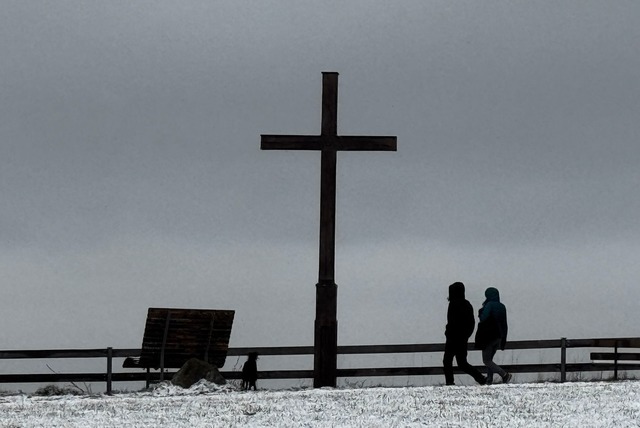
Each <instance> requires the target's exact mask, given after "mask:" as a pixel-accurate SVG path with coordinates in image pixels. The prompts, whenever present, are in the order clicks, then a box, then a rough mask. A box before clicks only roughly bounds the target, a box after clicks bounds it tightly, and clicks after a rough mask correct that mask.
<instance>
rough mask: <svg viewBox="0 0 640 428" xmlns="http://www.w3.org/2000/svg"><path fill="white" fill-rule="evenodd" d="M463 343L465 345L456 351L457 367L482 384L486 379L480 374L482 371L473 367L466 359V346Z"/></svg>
mask: <svg viewBox="0 0 640 428" xmlns="http://www.w3.org/2000/svg"><path fill="white" fill-rule="evenodd" d="M464 345H465V346H464V347H461V348H459V349H458V352H457V353H456V363H457V364H458V367H460V369H461V370H462V371H463V372H465V373H466V374H468V375H469V376H471V377H472V378H473V379H474V380H475V381H476V382H478V383H479V384H480V385H484V384H485V383H486V382H487V380H486V379H485V377H484V376H483V375H482V373H480V372H479V371H478V369H476V368H475V367H473V366H472V365H471V364H469V362H468V361H467V346H466V345H467V344H466V343H465V344H464Z"/></svg>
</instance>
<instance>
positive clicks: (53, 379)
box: [0, 337, 640, 394]
mask: <svg viewBox="0 0 640 428" xmlns="http://www.w3.org/2000/svg"><path fill="white" fill-rule="evenodd" d="M444 346H445V345H444V343H431V344H405V345H347V346H338V354H339V355H357V354H361V355H364V354H370V355H376V354H407V353H413V354H416V353H436V352H443V351H444ZM571 348H613V349H614V352H598V353H592V354H590V355H591V359H592V361H591V362H583V363H567V361H566V351H567V349H571ZM633 348H638V349H640V337H628V338H599V339H565V338H562V339H552V340H521V341H512V342H508V343H507V346H506V348H505V349H510V350H540V349H557V350H559V352H560V355H559V358H558V362H551V363H538V364H511V365H509V364H501V367H503V368H504V369H505V370H507V371H508V372H512V373H560V381H562V382H564V381H565V380H566V374H567V373H570V372H592V371H613V372H614V379H617V376H618V370H619V369H624V370H640V353H629V352H619V349H633ZM469 350H473V348H472V347H471V345H470V346H469ZM140 352H141V350H140V349H114V348H104V349H54V350H7V351H0V360H3V359H57V358H60V359H67V358H69V359H73V358H82V359H90V358H104V359H106V371H105V372H102V373H44V374H42V373H41V374H0V383H57V382H105V383H106V386H107V388H106V392H107V393H108V394H110V393H111V392H112V383H113V382H139V381H146V382H157V381H159V380H160V379H161V378H164V379H171V377H172V376H173V375H174V374H175V371H173V372H171V371H168V372H164V373H162V374H161V373H160V372H157V371H156V372H153V371H149V370H147V371H146V372H118V373H114V372H113V359H114V358H126V357H137V356H139V355H140ZM250 352H257V353H258V354H259V355H261V356H294V355H313V354H314V349H313V347H312V346H287V347H242V348H240V347H238V348H229V349H228V352H227V355H228V356H244V355H247V354H248V353H250ZM628 361H630V362H628ZM621 362H624V363H621ZM455 371H456V373H461V372H460V371H459V370H457V369H456V370H455ZM221 374H222V376H223V377H224V378H226V379H230V380H231V379H240V378H241V376H242V373H241V372H240V371H222V372H221ZM442 374H444V370H443V367H442V366H431V367H368V368H338V369H337V376H338V377H341V378H350V377H385V376H430V375H442ZM161 375H163V376H161ZM313 375H314V374H313V370H265V371H259V378H260V379H311V378H313Z"/></svg>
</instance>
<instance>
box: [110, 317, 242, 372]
mask: <svg viewBox="0 0 640 428" xmlns="http://www.w3.org/2000/svg"><path fill="white" fill-rule="evenodd" d="M234 315H235V311H232V310H214V309H176V308H149V311H148V313H147V321H146V324H145V329H144V336H143V338H142V349H141V351H140V355H139V356H132V357H128V358H126V359H125V360H124V363H123V364H122V366H123V367H125V368H134V367H138V368H144V369H147V373H148V372H149V371H150V370H151V369H156V370H160V380H163V379H164V372H165V369H167V368H180V367H182V366H183V365H184V363H185V362H187V361H188V360H189V359H191V358H198V359H201V360H204V361H207V362H208V363H210V364H213V365H215V366H216V367H218V368H222V366H224V362H225V360H226V358H227V350H228V348H229V337H230V336H231V326H232V325H233V318H234Z"/></svg>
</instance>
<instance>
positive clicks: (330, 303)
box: [260, 72, 397, 388]
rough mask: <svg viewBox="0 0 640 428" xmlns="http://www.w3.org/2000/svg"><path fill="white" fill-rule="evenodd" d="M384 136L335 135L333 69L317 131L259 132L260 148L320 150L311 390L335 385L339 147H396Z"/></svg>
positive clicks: (335, 79) (324, 88)
mask: <svg viewBox="0 0 640 428" xmlns="http://www.w3.org/2000/svg"><path fill="white" fill-rule="evenodd" d="M396 144H397V139H396V137H389V136H376V137H370V136H338V73H335V72H324V73H322V122H321V132H320V135H319V136H317V135H264V134H263V135H262V136H261V143H260V148H261V149H262V150H320V151H321V166H320V170H321V177H320V248H319V270H318V283H317V284H316V319H315V337H314V379H313V385H314V387H316V388H319V387H323V386H333V387H335V386H336V377H337V376H336V373H337V355H338V321H337V294H338V292H337V291H338V286H337V285H336V283H335V221H336V220H335V219H336V160H337V151H338V150H350V151H364V150H372V151H396Z"/></svg>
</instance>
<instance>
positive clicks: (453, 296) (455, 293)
mask: <svg viewBox="0 0 640 428" xmlns="http://www.w3.org/2000/svg"><path fill="white" fill-rule="evenodd" d="M454 300H464V284H463V283H461V282H454V283H453V284H451V285H450V286H449V301H450V302H451V301H454Z"/></svg>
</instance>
